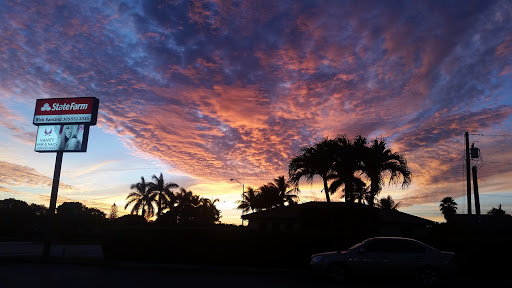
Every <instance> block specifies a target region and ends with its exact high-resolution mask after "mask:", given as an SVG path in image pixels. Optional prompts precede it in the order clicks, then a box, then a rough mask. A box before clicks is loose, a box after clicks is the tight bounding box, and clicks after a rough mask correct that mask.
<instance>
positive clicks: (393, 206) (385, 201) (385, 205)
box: [376, 195, 401, 210]
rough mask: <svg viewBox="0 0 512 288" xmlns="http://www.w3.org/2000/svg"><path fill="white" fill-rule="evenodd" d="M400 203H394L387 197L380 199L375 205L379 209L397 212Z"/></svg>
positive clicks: (389, 196)
mask: <svg viewBox="0 0 512 288" xmlns="http://www.w3.org/2000/svg"><path fill="white" fill-rule="evenodd" d="M400 204H401V202H400V201H399V202H395V200H393V198H391V195H388V197H382V198H380V200H379V201H378V203H377V205H376V206H377V207H379V208H381V209H388V210H398V207H400Z"/></svg>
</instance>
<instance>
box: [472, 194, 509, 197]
mask: <svg viewBox="0 0 512 288" xmlns="http://www.w3.org/2000/svg"><path fill="white" fill-rule="evenodd" d="M480 196H491V197H512V195H495V194H480Z"/></svg>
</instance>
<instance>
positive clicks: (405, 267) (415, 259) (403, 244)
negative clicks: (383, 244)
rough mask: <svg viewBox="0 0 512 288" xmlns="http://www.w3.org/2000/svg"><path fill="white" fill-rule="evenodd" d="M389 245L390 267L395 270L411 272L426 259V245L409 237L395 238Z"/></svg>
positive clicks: (388, 263)
mask: <svg viewBox="0 0 512 288" xmlns="http://www.w3.org/2000/svg"><path fill="white" fill-rule="evenodd" d="M389 244H390V246H389V249H388V250H389V254H388V257H389V258H388V262H387V265H388V269H389V270H392V271H393V272H399V273H409V272H413V271H416V269H417V268H418V267H419V266H420V265H421V264H422V263H424V261H425V247H423V245H421V244H420V243H417V242H416V241H413V240H408V239H393V240H392V241H391V242H390V243H389Z"/></svg>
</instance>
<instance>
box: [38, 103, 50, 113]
mask: <svg viewBox="0 0 512 288" xmlns="http://www.w3.org/2000/svg"><path fill="white" fill-rule="evenodd" d="M50 110H52V108H50V104H48V103H44V105H43V107H41V111H50Z"/></svg>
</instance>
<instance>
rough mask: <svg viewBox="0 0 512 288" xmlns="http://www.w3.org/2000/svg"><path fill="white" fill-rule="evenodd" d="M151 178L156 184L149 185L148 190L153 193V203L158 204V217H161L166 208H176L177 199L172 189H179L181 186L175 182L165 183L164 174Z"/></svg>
mask: <svg viewBox="0 0 512 288" xmlns="http://www.w3.org/2000/svg"><path fill="white" fill-rule="evenodd" d="M151 178H152V179H153V180H154V181H155V183H148V186H149V189H148V190H149V192H150V193H151V197H152V201H154V202H156V207H157V212H156V215H157V216H160V215H162V212H163V210H164V209H165V208H168V209H172V208H173V207H174V204H175V202H176V197H175V195H174V192H173V191H172V190H171V189H172V188H178V187H179V185H178V184H176V183H173V182H170V183H165V182H164V176H163V175H162V173H160V176H158V177H157V176H156V175H153V176H152V177H151Z"/></svg>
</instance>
